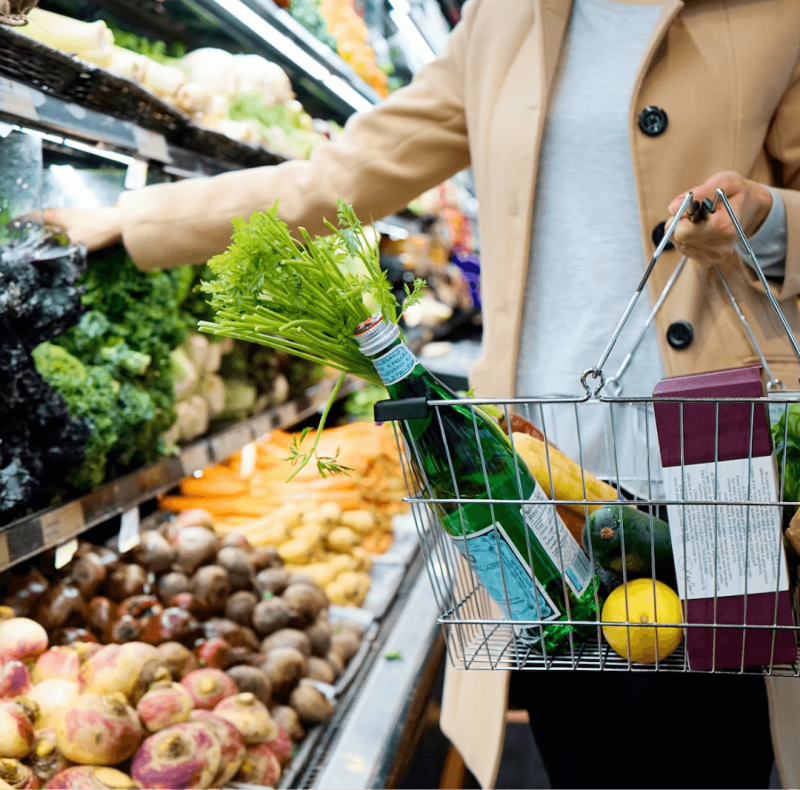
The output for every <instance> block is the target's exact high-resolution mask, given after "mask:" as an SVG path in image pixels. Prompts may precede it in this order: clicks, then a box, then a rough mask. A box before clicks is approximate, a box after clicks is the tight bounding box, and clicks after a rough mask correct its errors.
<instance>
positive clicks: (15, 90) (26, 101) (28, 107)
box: [0, 77, 39, 121]
mask: <svg viewBox="0 0 800 790" xmlns="http://www.w3.org/2000/svg"><path fill="white" fill-rule="evenodd" d="M0 110H2V111H3V112H6V113H8V114H9V115H17V116H19V117H20V118H27V119H28V120H29V121H38V120H39V114H38V113H37V112H36V105H35V104H34V103H33V94H32V93H31V90H30V88H28V87H26V86H25V85H20V84H19V83H18V82H14V81H13V80H7V79H5V78H2V77H0Z"/></svg>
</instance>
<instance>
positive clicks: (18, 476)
mask: <svg viewBox="0 0 800 790" xmlns="http://www.w3.org/2000/svg"><path fill="white" fill-rule="evenodd" d="M85 268H86V258H85V253H84V251H83V250H82V249H81V248H78V247H73V246H68V245H67V244H65V242H64V240H62V239H58V238H55V237H53V236H52V235H51V234H49V233H47V232H46V231H44V230H43V229H41V228H27V229H26V230H25V235H24V237H23V238H20V239H18V240H15V241H12V242H9V243H7V244H5V245H3V246H2V247H0V370H2V371H3V375H2V376H0V523H5V522H7V521H10V520H11V519H13V518H16V517H18V516H21V515H24V514H25V512H26V511H28V510H31V509H36V508H40V507H43V506H45V505H47V504H48V503H49V495H48V493H47V492H48V491H49V490H50V489H52V488H54V487H57V486H58V485H59V484H60V483H62V481H63V476H64V470H65V469H69V468H73V467H77V466H80V464H81V463H82V461H83V459H84V450H85V446H86V443H87V441H88V440H89V435H90V425H89V423H88V421H87V420H85V419H83V418H82V417H81V416H80V415H72V414H70V412H69V411H68V410H67V407H66V405H65V404H64V401H63V399H62V398H61V397H60V396H59V394H58V393H57V392H56V391H55V390H54V389H52V388H51V387H49V386H48V385H47V383H46V382H45V381H44V379H43V378H42V376H41V375H40V374H39V373H38V372H37V370H36V367H35V365H34V360H33V357H32V355H31V351H32V350H33V349H34V348H35V347H36V346H37V345H38V344H40V343H42V342H43V341H47V340H51V339H52V338H53V337H55V336H56V335H58V334H60V333H61V332H63V331H64V330H65V329H67V328H68V327H70V326H72V325H74V324H75V323H76V322H77V321H78V319H79V317H80V315H81V312H82V307H81V302H80V290H79V288H78V287H76V282H77V281H78V279H79V277H80V276H81V274H82V273H83V271H84V270H85Z"/></svg>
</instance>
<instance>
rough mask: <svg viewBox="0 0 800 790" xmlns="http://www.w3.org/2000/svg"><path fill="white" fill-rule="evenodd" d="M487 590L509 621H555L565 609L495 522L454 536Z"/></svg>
mask: <svg viewBox="0 0 800 790" xmlns="http://www.w3.org/2000/svg"><path fill="white" fill-rule="evenodd" d="M450 538H451V540H452V541H453V543H455V545H456V548H457V549H458V550H459V552H460V553H461V554H462V555H463V556H464V558H465V559H466V560H467V562H469V565H470V567H471V568H472V570H473V572H474V573H475V575H476V576H477V577H478V579H479V580H480V582H481V584H482V585H483V586H484V587H485V588H486V592H488V593H489V595H490V596H491V597H492V599H493V600H494V602H495V603H496V604H497V605H498V606H499V607H500V610H501V611H502V612H503V613H504V614H505V616H506V617H507V618H508V619H509V620H554V619H555V618H557V617H560V616H561V612H560V611H559V610H558V607H557V606H556V605H555V603H554V602H553V599H552V598H551V597H550V596H549V595H548V594H547V592H546V591H545V589H544V587H542V585H541V584H540V583H539V580H538V579H537V578H536V577H535V576H534V575H533V573H532V572H531V568H530V566H529V565H528V563H527V562H525V560H524V559H523V557H522V555H521V554H520V553H519V552H518V551H517V547H516V546H515V545H514V544H513V543H512V542H511V539H510V538H509V537H508V534H507V533H506V531H505V530H504V529H503V527H502V525H501V524H499V523H497V522H495V524H494V525H493V526H491V527H486V529H482V530H480V531H479V532H474V533H473V534H472V535H469V536H467V538H466V540H465V539H464V538H459V537H455V536H453V535H450Z"/></svg>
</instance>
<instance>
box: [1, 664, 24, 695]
mask: <svg viewBox="0 0 800 790" xmlns="http://www.w3.org/2000/svg"><path fill="white" fill-rule="evenodd" d="M30 688H31V676H30V674H29V672H28V667H26V666H25V664H23V663H22V662H21V661H17V660H16V659H12V660H11V661H6V663H5V664H3V665H2V666H0V699H14V697H21V696H22V695H23V694H27V693H28V691H30Z"/></svg>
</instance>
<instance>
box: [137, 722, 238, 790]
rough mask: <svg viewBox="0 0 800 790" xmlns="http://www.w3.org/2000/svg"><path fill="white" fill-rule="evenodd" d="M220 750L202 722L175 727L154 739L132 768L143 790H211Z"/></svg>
mask: <svg viewBox="0 0 800 790" xmlns="http://www.w3.org/2000/svg"><path fill="white" fill-rule="evenodd" d="M221 751H222V750H221V746H220V744H219V741H218V740H217V739H216V737H215V736H214V735H212V734H211V731H210V730H209V729H208V728H206V727H204V726H203V725H202V724H200V723H199V722H186V723H184V724H175V725H173V726H172V727H168V728H167V729H166V730H161V732H157V733H156V734H155V735H151V736H150V737H149V738H148V739H147V740H146V741H145V742H144V743H143V744H142V746H141V748H140V749H139V751H138V752H137V753H136V756H135V757H134V758H133V763H132V765H131V775H132V776H133V778H134V779H135V780H136V781H137V782H139V783H140V784H141V785H142V786H143V787H148V788H191V787H210V786H211V782H212V781H213V780H214V777H215V776H216V775H217V772H218V771H219V768H220V764H221V762H222V755H221Z"/></svg>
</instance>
